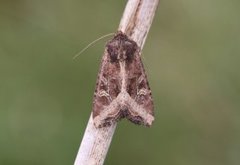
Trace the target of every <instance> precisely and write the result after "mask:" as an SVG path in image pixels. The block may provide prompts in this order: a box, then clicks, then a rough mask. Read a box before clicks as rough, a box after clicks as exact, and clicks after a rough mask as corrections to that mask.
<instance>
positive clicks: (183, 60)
mask: <svg viewBox="0 0 240 165" xmlns="http://www.w3.org/2000/svg"><path fill="white" fill-rule="evenodd" d="M126 2H127V1H110V0H105V1H83V0H60V1H59V0H52V1H49V0H41V1H37V0H1V1H0V164H1V165H15V164H18V165H32V164H34V165H53V164H58V165H66V164H73V162H74V160H75V156H76V154H77V151H78V147H79V144H80V142H81V139H82V136H83V133H84V130H85V126H86V124H87V121H88V119H89V115H90V112H91V106H92V96H93V91H94V88H95V82H96V76H97V72H98V67H99V63H100V59H101V56H102V53H103V48H104V44H105V42H106V41H107V40H108V39H104V40H102V41H100V42H98V43H97V44H95V45H94V46H92V47H91V48H89V49H88V50H87V51H86V52H84V53H83V54H82V55H81V56H80V57H78V58H77V59H76V60H73V59H72V57H73V56H74V55H75V54H76V53H77V52H79V51H80V50H81V49H82V48H84V47H85V46H86V45H87V44H88V43H90V42H91V41H93V40H95V39H97V38H98V37H100V36H102V35H104V34H107V33H110V32H115V31H116V29H117V27H118V24H119V21H120V18H121V15H122V13H123V10H124V7H125V4H126ZM239 15H240V1H239V0H211V1H209V0H202V1H190V0H176V1H167V0H165V1H164V0H163V1H161V2H160V5H159V7H158V11H157V13H156V16H155V18H154V22H153V25H152V27H151V30H150V33H149V36H148V38H147V41H146V44H145V47H144V50H143V61H144V64H145V67H146V70H147V73H148V78H149V82H150V86H151V89H152V93H153V97H154V101H155V113H156V120H155V123H154V125H153V127H152V128H150V129H147V128H144V127H139V126H136V125H133V124H130V123H129V122H127V121H126V120H123V121H121V122H120V123H119V125H118V128H117V130H116V133H115V135H114V138H113V141H112V145H111V147H110V150H109V153H108V155H107V159H106V161H105V164H106V165H110V164H114V165H122V164H125V165H132V164H138V165H146V164H148V165H160V164H166V165H203V164H204V165H239V164H240V35H239V34H240V19H239Z"/></svg>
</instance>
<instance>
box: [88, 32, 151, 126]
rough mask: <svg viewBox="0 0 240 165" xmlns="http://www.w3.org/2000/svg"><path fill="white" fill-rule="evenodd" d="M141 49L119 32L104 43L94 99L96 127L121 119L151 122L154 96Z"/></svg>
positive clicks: (108, 124) (141, 122)
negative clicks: (142, 59) (141, 55)
mask: <svg viewBox="0 0 240 165" xmlns="http://www.w3.org/2000/svg"><path fill="white" fill-rule="evenodd" d="M140 51H141V49H140V47H139V46H138V45H137V43H136V42H134V41H133V40H131V39H130V38H129V37H128V36H127V35H125V34H124V33H123V32H121V31H119V32H117V33H116V34H115V36H114V37H113V39H112V40H110V41H109V42H108V43H107V44H106V47H105V51H104V55H103V57H102V61H101V66H100V71H99V73H98V79H97V83H96V89H95V92H94V98H93V113H92V117H93V121H94V125H95V126H96V127H106V126H110V125H111V124H112V123H114V122H117V121H119V120H120V119H122V118H127V119H128V120H130V121H131V122H133V123H135V124H140V125H144V126H151V125H152V122H153V120H154V112H153V99H152V95H151V90H150V88H149V84H148V80H147V76H146V74H145V70H144V67H143V63H142V61H141V57H140Z"/></svg>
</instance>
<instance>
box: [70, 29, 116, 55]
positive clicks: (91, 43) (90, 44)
mask: <svg viewBox="0 0 240 165" xmlns="http://www.w3.org/2000/svg"><path fill="white" fill-rule="evenodd" d="M114 34H115V33H108V34H106V35H103V36H101V37H99V38H98V39H96V40H94V41H92V42H90V43H89V44H88V45H87V46H86V47H85V48H83V49H82V50H81V51H80V52H79V53H77V54H76V55H74V56H73V59H76V58H77V57H78V56H79V55H81V54H82V53H83V52H85V50H87V49H88V48H89V47H90V46H92V45H93V44H94V43H96V42H97V41H99V40H101V39H103V38H106V37H108V36H112V35H114Z"/></svg>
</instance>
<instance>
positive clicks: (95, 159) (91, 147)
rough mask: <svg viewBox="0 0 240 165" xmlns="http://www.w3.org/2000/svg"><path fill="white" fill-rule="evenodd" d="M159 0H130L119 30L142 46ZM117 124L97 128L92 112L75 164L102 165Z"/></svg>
mask: <svg viewBox="0 0 240 165" xmlns="http://www.w3.org/2000/svg"><path fill="white" fill-rule="evenodd" d="M158 2H159V0H129V1H128V3H127V5H126V8H125V11H124V13H123V17H122V19H121V22H120V25H119V28H118V30H120V31H122V32H123V33H125V34H127V35H128V36H129V37H130V38H131V39H132V40H134V41H135V42H136V43H137V44H138V46H140V47H141V48H142V47H143V45H144V42H145V39H146V37H147V34H148V31H149V29H150V26H151V23H152V20H153V17H154V14H155V11H156V8H157V5H158ZM116 125H117V124H113V125H111V126H110V127H103V128H96V127H95V126H94V124H93V119H92V114H91V115H90V119H89V122H88V125H87V127H86V130H85V133H84V137H83V139H82V143H81V145H80V148H79V151H78V154H77V157H76V160H75V163H74V165H102V164H103V162H104V160H105V157H106V155H107V151H108V148H109V146H110V143H111V140H112V137H113V134H114V131H115V129H116Z"/></svg>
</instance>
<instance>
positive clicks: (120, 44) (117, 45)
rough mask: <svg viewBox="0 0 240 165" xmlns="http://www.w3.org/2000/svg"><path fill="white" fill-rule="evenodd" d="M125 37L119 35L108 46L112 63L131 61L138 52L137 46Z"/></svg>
mask: <svg viewBox="0 0 240 165" xmlns="http://www.w3.org/2000/svg"><path fill="white" fill-rule="evenodd" d="M123 35H124V34H121V36H119V35H117V36H116V37H114V38H113V40H111V41H110V42H109V43H108V44H107V52H108V54H109V57H110V59H111V62H118V61H125V60H127V61H131V60H132V59H133V57H134V54H135V52H136V51H137V44H136V43H135V42H134V41H132V40H129V39H128V38H127V36H126V35H124V36H123Z"/></svg>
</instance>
